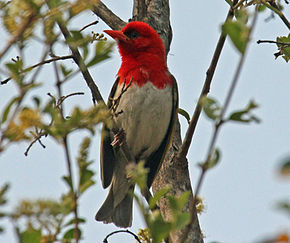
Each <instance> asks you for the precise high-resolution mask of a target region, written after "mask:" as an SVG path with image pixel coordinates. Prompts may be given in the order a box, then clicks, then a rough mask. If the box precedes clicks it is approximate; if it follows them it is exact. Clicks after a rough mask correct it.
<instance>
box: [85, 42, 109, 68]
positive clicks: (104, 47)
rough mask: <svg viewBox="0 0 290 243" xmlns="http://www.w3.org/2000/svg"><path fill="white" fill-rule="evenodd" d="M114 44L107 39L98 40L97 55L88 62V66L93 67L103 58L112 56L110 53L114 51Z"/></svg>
mask: <svg viewBox="0 0 290 243" xmlns="http://www.w3.org/2000/svg"><path fill="white" fill-rule="evenodd" d="M113 45H114V43H108V42H106V41H97V43H96V46H95V55H94V57H93V58H92V59H91V60H90V61H89V62H88V64H87V67H91V66H93V65H96V64H97V63H99V62H101V61H103V60H106V59H108V58H109V57H110V55H109V54H110V53H111V51H112V47H113Z"/></svg>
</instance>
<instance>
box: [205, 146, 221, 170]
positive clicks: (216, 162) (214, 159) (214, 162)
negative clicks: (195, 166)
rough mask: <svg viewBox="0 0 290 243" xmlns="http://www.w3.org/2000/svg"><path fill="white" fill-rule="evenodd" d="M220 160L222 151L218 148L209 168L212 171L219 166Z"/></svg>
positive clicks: (209, 163)
mask: <svg viewBox="0 0 290 243" xmlns="http://www.w3.org/2000/svg"><path fill="white" fill-rule="evenodd" d="M219 160H220V151H219V149H218V148H216V149H215V150H214V152H213V154H212V156H211V158H210V160H209V162H208V165H207V168H208V169H211V168H213V167H215V166H216V165H217V164H218V162H219Z"/></svg>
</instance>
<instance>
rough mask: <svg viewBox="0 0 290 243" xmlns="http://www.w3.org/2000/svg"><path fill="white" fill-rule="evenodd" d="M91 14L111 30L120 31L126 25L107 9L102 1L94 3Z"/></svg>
mask: <svg viewBox="0 0 290 243" xmlns="http://www.w3.org/2000/svg"><path fill="white" fill-rule="evenodd" d="M93 12H94V13H95V14H96V15H97V16H99V17H100V18H101V19H102V20H103V21H104V22H105V23H106V24H107V25H109V26H110V28H112V29H113V30H120V29H122V28H123V27H124V26H125V25H126V22H125V21H123V20H122V19H120V18H119V17H118V16H117V15H116V14H114V13H113V12H112V11H111V10H110V9H108V8H107V6H106V5H105V4H103V2H102V1H96V3H95V5H94V8H93Z"/></svg>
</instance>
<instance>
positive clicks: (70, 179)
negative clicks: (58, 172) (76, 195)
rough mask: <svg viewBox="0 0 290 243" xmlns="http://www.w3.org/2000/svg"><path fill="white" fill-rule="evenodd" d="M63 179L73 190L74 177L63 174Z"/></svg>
mask: <svg viewBox="0 0 290 243" xmlns="http://www.w3.org/2000/svg"><path fill="white" fill-rule="evenodd" d="M62 179H63V180H64V181H65V183H66V184H67V185H68V186H69V188H70V189H71V190H72V189H73V184H72V178H70V177H69V176H63V177H62Z"/></svg>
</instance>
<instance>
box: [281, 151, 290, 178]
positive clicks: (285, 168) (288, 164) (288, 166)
mask: <svg viewBox="0 0 290 243" xmlns="http://www.w3.org/2000/svg"><path fill="white" fill-rule="evenodd" d="M279 173H280V175H282V176H285V177H289V176H290V156H289V157H287V158H285V159H284V160H282V161H281V163H280V168H279Z"/></svg>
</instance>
